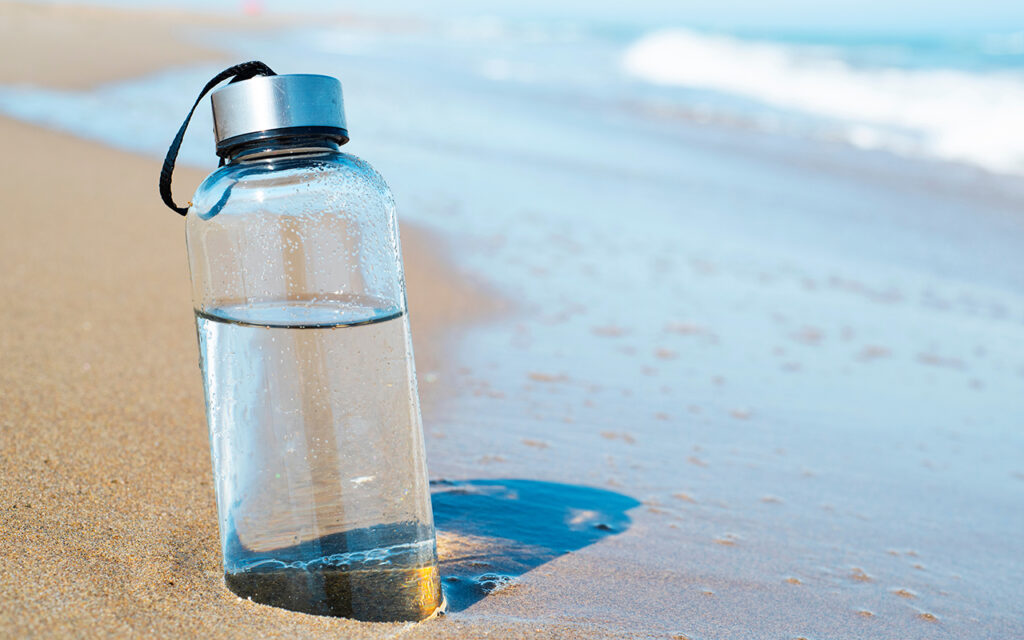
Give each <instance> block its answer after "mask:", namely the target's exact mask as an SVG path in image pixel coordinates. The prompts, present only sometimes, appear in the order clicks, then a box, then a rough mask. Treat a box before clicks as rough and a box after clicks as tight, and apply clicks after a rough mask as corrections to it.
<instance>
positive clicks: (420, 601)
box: [224, 565, 443, 622]
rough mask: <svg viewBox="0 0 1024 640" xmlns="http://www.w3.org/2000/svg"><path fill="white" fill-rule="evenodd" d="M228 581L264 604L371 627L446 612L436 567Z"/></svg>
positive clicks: (278, 571) (275, 572) (285, 573)
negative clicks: (367, 623)
mask: <svg viewBox="0 0 1024 640" xmlns="http://www.w3.org/2000/svg"><path fill="white" fill-rule="evenodd" d="M224 582H225V584H226V585H227V587H228V589H230V590H231V591H232V592H234V593H235V594H236V595H237V596H239V597H241V598H247V599H249V600H252V601H253V602H258V603H260V604H265V605H269V606H272V607H280V608H282V609H290V610H292V611H299V612H301V613H311V614H315V615H321V616H334V617H340V618H353V619H355V620H363V621H367V622H402V621H413V622H418V621H420V620H425V619H426V618H429V617H431V616H433V615H435V614H436V613H437V612H438V611H439V610H440V609H442V607H443V602H442V597H441V580H440V575H439V574H438V571H437V566H436V565H429V566H422V567H374V568H370V569H344V568H337V567H317V568H315V569H298V568H290V567H282V568H275V569H270V570H266V571H242V572H238V573H225V574H224Z"/></svg>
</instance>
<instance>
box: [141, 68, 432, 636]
mask: <svg viewBox="0 0 1024 640" xmlns="http://www.w3.org/2000/svg"><path fill="white" fill-rule="evenodd" d="M228 78H231V79H233V82H232V83H230V84H227V85H225V86H223V87H222V88H220V89H218V90H216V91H214V92H213V93H212V94H211V102H212V106H213V117H214V129H215V137H216V141H217V154H218V155H219V156H220V157H221V159H222V160H221V162H222V166H221V167H220V168H219V169H217V170H216V171H215V172H213V173H212V174H210V175H209V176H208V177H207V178H206V180H205V181H204V182H203V183H202V184H201V185H200V186H199V188H198V190H197V191H196V193H195V196H194V197H193V199H192V201H191V203H190V206H189V207H188V208H187V209H186V208H184V207H178V206H177V205H175V204H174V202H173V199H172V198H171V196H170V176H171V172H172V171H173V164H174V160H175V158H176V156H177V151H178V146H179V145H180V142H181V137H182V135H183V134H184V131H185V129H186V127H187V126H188V119H186V121H185V124H184V125H182V128H181V131H179V135H178V136H177V137H176V138H175V143H174V144H172V148H171V150H170V151H169V152H168V159H167V163H166V165H165V170H164V171H163V172H162V174H161V195H162V196H163V197H164V200H165V202H167V204H168V205H169V206H171V207H172V208H174V209H175V211H177V212H179V213H182V214H183V215H184V214H187V215H186V222H185V224H186V237H187V244H188V256H189V266H190V268H191V274H192V292H193V301H194V307H195V317H196V328H197V331H198V335H199V361H200V367H201V370H202V374H203V383H204V389H205V394H206V414H207V421H208V424H209V430H210V446H211V449H212V457H213V469H214V477H215V486H216V492H217V508H218V516H219V524H220V534H221V544H222V551H223V558H224V577H225V582H226V584H227V586H228V588H229V589H231V590H232V591H233V592H235V593H236V594H238V595H239V596H241V597H244V598H249V599H251V600H253V601H254V602H260V603H263V604H268V605H273V606H278V607H284V608H286V609H292V610H295V611H303V612H307V613H313V614H320V615H331V616H344V617H351V618H356V619H359V620H375V621H394V620H421V619H424V618H427V617H429V616H431V615H433V614H434V613H435V612H436V611H437V610H438V609H439V607H440V606H441V602H442V596H441V590H440V579H439V575H438V570H437V550H436V543H435V538H434V526H433V518H432V513H431V506H430V494H429V486H428V480H427V472H426V463H425V454H424V445H423V431H422V426H421V423H420V410H419V401H418V398H417V391H416V377H415V371H414V366H413V355H412V345H411V341H410V336H409V319H408V313H407V309H406V298H405V282H404V275H403V270H402V259H401V253H400V247H399V237H398V226H397V222H396V219H395V207H394V202H393V199H392V195H391V192H390V191H389V189H388V186H387V185H386V184H385V182H384V180H383V178H382V177H381V176H380V174H378V173H377V172H376V171H375V170H374V169H373V168H372V167H371V166H370V165H369V164H367V163H366V162H365V161H363V160H360V159H359V158H356V157H354V156H351V155H347V154H345V153H342V152H341V151H340V150H339V147H340V146H341V145H343V144H345V143H346V142H347V141H348V130H347V127H346V123H345V116H344V112H343V104H342V93H341V83H340V82H339V81H338V80H337V79H335V78H332V77H328V76H318V75H274V72H273V71H271V70H270V69H269V68H268V67H266V66H265V65H263V64H262V63H258V62H251V63H245V64H244V65H237V66H235V67H232V68H231V69H228V70H226V71H225V72H224V73H222V74H220V75H218V76H217V77H216V78H214V79H213V80H211V83H210V84H208V85H207V88H206V89H204V91H203V93H202V94H200V99H202V97H203V95H205V93H206V92H208V91H210V90H211V89H212V88H213V87H214V86H216V85H217V84H218V83H220V82H222V81H223V80H225V79H228ZM196 104H197V105H198V104H199V100H197V101H196ZM194 109H195V107H193V111H194ZM189 117H191V113H190V114H189Z"/></svg>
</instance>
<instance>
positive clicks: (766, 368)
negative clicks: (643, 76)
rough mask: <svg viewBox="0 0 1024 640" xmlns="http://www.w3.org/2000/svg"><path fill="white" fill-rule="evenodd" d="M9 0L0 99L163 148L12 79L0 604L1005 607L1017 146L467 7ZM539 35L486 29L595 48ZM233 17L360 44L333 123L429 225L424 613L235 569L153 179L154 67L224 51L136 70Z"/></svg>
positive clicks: (897, 613)
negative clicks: (600, 68) (838, 113)
mask: <svg viewBox="0 0 1024 640" xmlns="http://www.w3.org/2000/svg"><path fill="white" fill-rule="evenodd" d="M0 17H2V18H3V20H0V24H2V25H3V27H2V28H3V29H6V30H7V31H8V32H9V33H10V34H11V36H10V37H11V39H10V40H9V41H8V42H10V43H14V44H11V45H10V46H12V47H14V46H15V45H16V46H17V47H22V48H23V49H22V50H24V51H30V52H34V53H38V54H40V55H43V54H45V56H50V57H51V59H52V61H53V62H51V63H47V64H49V65H50V66H48V67H46V68H43V67H39V68H38V69H35V70H32V69H30V68H29V67H27V66H22V65H20V62H19V61H18V60H17V59H16V58H15V56H9V59H8V61H7V62H5V63H3V64H5V65H7V67H5V68H6V69H7V71H6V73H7V74H8V75H6V76H0V85H2V86H0V107H2V108H3V109H4V112H5V113H9V114H12V115H16V116H17V117H19V118H23V119H25V120H26V121H31V122H39V123H44V124H46V125H47V126H53V127H55V128H59V129H60V130H63V131H71V132H76V133H78V134H80V135H82V136H88V137H92V138H94V139H98V140H104V141H107V142H108V143H110V144H114V145H122V146H121V148H128V149H140V150H142V151H144V152H145V153H146V154H147V155H133V154H131V153H128V152H123V151H120V152H119V151H113V150H111V149H109V148H106V147H104V146H101V145H99V144H96V143H92V142H84V141H83V140H82V139H77V138H74V137H70V136H68V135H63V134H58V133H53V132H51V131H48V130H43V129H39V128H35V127H33V126H29V125H26V124H22V123H17V122H14V121H11V120H4V119H0V135H2V136H3V139H4V140H5V142H6V143H7V144H8V147H5V148H9V149H15V150H17V152H16V153H9V154H7V155H5V157H4V161H3V162H4V163H5V164H4V171H3V173H2V174H0V175H2V178H0V180H2V183H0V184H2V187H3V193H4V195H5V197H6V200H5V204H6V205H7V206H6V207H5V211H4V215H5V218H4V222H5V225H4V230H3V232H2V233H0V294H2V295H3V296H4V298H3V300H4V301H5V302H6V304H5V305H4V306H3V307H2V308H0V409H2V410H0V561H3V563H4V571H3V572H0V601H2V602H3V603H4V606H2V607H0V637H8V636H10V637H22V636H28V635H41V636H68V635H77V636H91V637H111V636H114V637H120V636H128V635H135V636H146V637H253V636H257V637H262V636H267V637H296V636H301V637H332V638H337V637H353V638H360V637H367V638H380V637H393V636H396V635H401V636H402V637H430V638H452V637H460V638H461V637H483V636H486V635H490V636H492V637H500V638H514V637H558V638H560V637H569V636H573V635H575V636H578V637H587V638H595V637H598V638H599V637H616V638H621V637H642V638H692V639H696V638H717V639H720V640H724V639H736V640H750V639H751V638H801V637H802V638H812V639H813V638H818V639H821V638H863V639H865V640H873V639H875V638H880V637H886V638H890V637H891V638H904V639H910V638H921V639H928V640H934V639H935V638H954V637H957V638H959V637H986V638H988V637H992V638H1013V637H1020V636H1021V635H1022V633H1024V632H1022V629H1024V607H1022V600H1021V597H1020V595H1019V593H1018V592H1019V589H1017V588H1016V583H1017V582H1018V581H1019V579H1018V574H1019V571H1018V570H1017V565H1019V562H1017V561H1016V560H1017V559H1018V558H1020V557H1024V547H1022V544H1021V542H1020V540H1021V538H1020V535H1019V531H1020V530H1021V529H1022V528H1024V521H1022V515H1021V514H1022V511H1021V509H1020V508H1019V507H1020V504H1022V502H1021V500H1022V497H1024V468H1021V466H1020V461H1021V460H1024V437H1022V435H1021V433H1022V431H1021V429H1020V425H1019V416H1020V415H1022V414H1024V404H1022V401H1021V398H1024V394H1022V389H1024V362H1022V361H1021V359H1020V349H1019V348H1018V347H1017V345H1019V344H1020V342H1021V340H1024V329H1022V327H1024V322H1022V320H1024V269H1022V267H1021V263H1020V261H1019V260H1018V259H1017V257H1018V256H1019V255H1020V247H1022V246H1024V226H1022V225H1021V223H1020V221H1021V220H1022V219H1024V217H1022V215H1024V207H1022V199H1021V197H1020V194H1021V193H1024V192H1022V190H1021V189H1022V188H1024V186H1022V183H1021V181H1020V179H1019V178H1014V177H1008V176H997V175H993V174H986V173H984V172H983V171H981V170H974V169H971V168H969V167H964V166H957V165H952V164H948V163H941V162H930V161H919V160H913V159H907V158H901V157H898V156H893V155H891V154H886V153H881V152H865V151H859V150H855V149H852V148H850V147H848V146H844V145H841V144H833V143H824V142H820V141H814V140H803V139H792V138H790V137H788V136H777V135H772V134H766V133H758V132H755V131H749V130H745V129H742V128H732V127H730V126H728V125H727V124H726V125H722V126H718V125H716V124H702V123H700V122H693V121H691V120H688V119H687V118H685V117H684V118H681V119H680V118H675V117H674V116H673V115H672V114H669V117H663V116H664V115H665V114H661V115H659V116H657V117H652V114H650V113H645V112H644V111H643V110H638V109H635V108H634V107H633V106H631V103H629V104H623V105H619V104H618V103H617V102H600V101H598V103H594V104H592V103H591V102H590V101H589V100H576V99H566V96H568V95H570V94H571V95H575V96H576V97H577V98H582V97H585V96H586V95H589V94H587V93H586V91H583V92H582V93H579V91H582V90H581V89H580V87H575V88H573V86H569V85H568V84H567V85H557V86H556V85H552V86H551V87H547V88H545V87H544V86H543V85H542V83H541V84H535V85H520V83H519V80H518V79H517V77H515V76H513V77H510V78H508V79H507V80H497V79H495V78H493V77H490V76H486V75H485V76H479V77H478V76H477V75H476V74H477V73H478V71H479V69H477V65H478V63H479V62H480V60H481V56H480V55H479V54H481V53H486V52H488V51H489V50H490V49H489V45H488V44H487V43H485V42H484V40H486V38H481V39H476V38H477V35H478V34H475V32H474V33H470V34H468V35H467V34H465V33H463V34H462V36H460V37H466V38H469V40H467V41H463V40H460V39H459V38H455V37H453V36H452V34H453V33H462V32H461V31H459V29H458V28H459V27H464V26H465V25H464V24H461V23H460V22H459V21H458V20H455V21H446V18H439V19H438V21H437V22H436V23H430V24H426V21H425V22H424V24H425V25H426V26H424V27H423V29H422V30H421V31H414V32H411V33H408V34H406V35H405V36H402V35H400V34H398V33H397V32H396V31H395V30H394V28H395V26H394V25H390V24H387V23H386V22H385V21H384V19H383V18H381V19H379V20H378V23H376V24H375V23H373V22H372V19H371V18H365V19H364V18H352V17H344V18H339V20H341V21H342V22H343V23H344V24H340V25H339V24H330V23H328V22H327V20H326V19H325V18H323V17H322V16H321V17H320V19H319V20H317V21H316V23H315V28H313V27H311V28H308V29H307V28H295V29H291V28H289V29H282V30H280V31H276V30H275V31H272V32H263V33H260V34H256V36H254V37H248V32H246V33H245V35H246V37H241V38H234V39H233V38H232V37H231V36H232V34H235V33H238V32H237V31H236V29H246V28H248V27H249V26H253V25H255V26H260V25H261V24H263V23H260V22H259V21H258V20H257V21H249V20H248V19H243V18H238V21H237V22H233V21H232V20H234V18H232V19H228V18H208V17H200V18H192V17H190V18H188V19H184V18H182V17H181V16H178V17H173V16H171V17H169V14H149V13H145V14H139V13H128V12H119V11H111V10H91V9H69V8H62V9H60V10H57V9H35V8H32V9H27V8H25V7H19V6H13V7H11V6H4V7H0ZM204 20H210V23H209V25H207V26H203V25H204V24H205V23H203V21H204ZM220 20H223V21H224V22H218V21H220ZM296 20H298V19H296ZM356 20H365V21H364V22H362V23H358V24H357V23H356V22H355V21H356ZM129 23H130V24H131V25H132V29H133V31H134V32H135V33H140V34H145V35H146V37H143V38H137V39H134V40H130V41H128V40H126V41H124V42H121V41H119V40H118V38H126V37H128V36H126V35H125V34H124V33H123V32H124V31H125V29H124V28H123V27H124V25H126V24H129ZM402 24H405V23H402ZM192 25H196V28H195V29H193V28H191V26H192ZM218 25H219V26H218ZM290 26H294V24H291V25H290ZM421 26H423V25H421ZM260 28H262V27H260ZM403 28H404V27H403ZM453 28H455V30H454V31H453V30H452V29H453ZM179 29H180V31H179ZM221 30H223V31H224V33H221ZM487 33H490V31H487ZM104 35H106V36H109V38H110V39H111V44H110V46H96V42H97V41H98V40H97V38H98V37H102V36H104ZM221 35H224V36H226V37H224V38H223V39H222V40H220V39H217V38H218V37H219V36H221ZM178 36H181V37H184V38H186V39H188V41H191V38H194V37H195V38H202V37H204V36H209V38H210V39H209V42H213V43H221V44H223V45H224V46H231V47H232V51H233V52H234V53H232V54H231V55H230V58H231V59H230V60H227V59H223V58H221V56H222V55H224V54H222V53H220V52H217V51H204V50H201V49H199V48H196V47H190V46H187V45H186V46H181V45H180V44H179V43H178V42H177V41H176V40H175V38H176V37H178ZM131 37H132V38H134V37H135V36H134V35H133V36H131ZM119 42H120V44H119ZM467 42H469V43H470V44H467ZM513 42H515V40H513ZM519 42H522V41H519ZM585 42H586V43H589V44H587V45H586V46H587V47H589V46H597V45H600V47H599V48H598V49H597V50H599V51H602V52H604V53H605V54H607V56H608V57H609V60H612V61H614V59H615V58H614V56H615V55H616V54H617V51H618V50H617V49H615V48H614V47H615V45H607V43H605V41H604V40H603V39H601V38H596V39H595V38H591V39H589V40H585ZM544 47H545V45H544V44H543V43H541V42H536V43H533V44H531V45H530V46H529V47H521V48H520V50H519V51H518V52H514V53H515V55H513V52H512V51H511V48H504V44H502V47H499V49H500V51H499V53H501V55H503V56H504V55H506V54H507V55H508V56H509V60H510V61H513V62H514V61H521V62H528V61H529V60H530V59H532V58H533V57H536V58H537V59H543V60H544V62H545V63H548V62H550V63H551V64H552V66H553V67H557V68H556V69H555V70H556V71H558V70H559V69H561V70H564V69H573V68H579V67H577V66H574V65H577V64H578V63H585V64H589V58H586V56H588V55H589V54H590V52H591V49H589V48H582V49H579V50H576V49H572V51H573V52H577V53H578V54H579V57H580V58H586V59H583V60H580V61H577V60H575V58H572V57H567V58H562V57H560V56H561V55H562V54H563V53H568V49H569V48H567V47H563V45H562V43H561V41H560V40H558V41H556V42H552V43H549V44H548V45H547V48H544ZM11 50H12V51H14V50H16V49H11ZM126 51H128V52H129V53H128V54H126V53H125V52H126ZM520 54H521V55H520ZM574 55H575V53H574ZM253 57H258V58H262V59H266V60H267V61H268V62H272V63H273V64H274V66H275V68H278V67H280V68H281V69H288V70H297V71H300V70H307V69H312V70H316V71H321V72H324V73H332V74H335V75H339V76H341V77H342V78H343V81H344V82H345V83H346V91H350V93H349V94H347V95H348V96H349V105H348V106H349V113H350V118H351V120H352V122H353V124H354V123H356V122H358V123H359V125H358V131H359V132H360V133H359V135H358V136H357V137H355V138H354V139H353V144H352V145H351V147H350V148H351V151H352V152H353V153H355V154H357V155H360V156H361V157H366V158H367V159H369V160H370V161H372V162H373V163H374V165H375V166H377V167H378V168H379V169H380V170H381V171H382V172H383V173H384V175H386V176H387V177H388V180H389V181H390V183H391V185H392V187H393V188H394V189H395V192H396V195H397V197H398V201H399V203H400V216H402V217H403V219H404V221H406V222H408V221H410V220H413V221H415V222H416V224H419V225H424V227H422V228H421V227H417V226H403V240H404V245H405V257H406V267H407V275H408V284H409V297H410V307H411V311H412V314H411V315H412V321H413V330H414V339H415V343H416V352H417V360H418V365H419V367H418V368H419V373H420V389H421V394H422V397H423V401H424V409H425V410H424V417H425V427H426V443H427V452H428V460H429V467H430V472H431V478H432V480H433V481H434V483H433V487H432V490H433V492H434V493H433V504H434V512H435V519H436V521H437V524H438V528H439V549H440V553H441V559H442V567H441V568H442V575H443V577H444V579H445V583H444V584H445V587H446V592H447V594H448V596H449V600H450V601H451V603H452V605H453V607H452V613H451V614H450V615H448V616H446V617H445V618H443V619H440V620H436V621H431V622H429V623H426V624H422V625H411V626H402V625H369V624H360V623H354V622H350V621H345V620H329V619H322V618H316V617H310V616H305V615H301V614H294V613H290V612H286V611H279V610H274V609H270V608H267V607H262V606H259V605H254V604H251V603H248V602H243V601H240V600H238V599H237V598H235V597H234V596H233V595H231V594H230V593H229V592H228V591H227V590H226V589H225V588H224V587H223V585H222V581H221V574H220V566H219V564H220V558H219V551H218V539H217V538H218V537H217V524H216V514H215V510H214V491H213V487H212V484H211V477H210V476H211V473H210V461H209V451H208V442H207V434H206V425H205V420H204V417H203V405H202V397H201V392H200V377H199V372H198V370H197V366H196V357H197V350H196V341H195V337H194V328H193V322H192V312H191V304H190V300H189V287H188V273H187V268H186V261H185V247H184V241H183V240H184V238H183V235H184V234H183V229H182V220H181V219H180V218H179V217H177V216H175V215H174V214H172V213H170V212H169V211H167V210H166V209H165V208H164V207H163V206H162V204H161V203H160V202H159V199H158V197H157V195H156V176H157V172H158V168H159V166H158V164H159V163H158V159H157V154H158V153H160V152H161V151H162V150H161V149H160V148H159V147H160V145H162V144H163V140H164V136H165V135H166V137H167V138H169V137H170V136H171V134H172V133H173V129H174V127H176V125H177V123H176V122H168V115H167V114H166V113H161V112H160V110H159V109H154V108H153V107H152V105H153V104H154V102H155V101H160V102H161V103H162V102H163V101H168V100H171V99H176V98H177V97H178V96H180V95H181V94H182V93H191V92H192V91H193V90H194V89H193V88H192V86H193V84H194V83H196V82H198V83H201V81H202V80H204V79H205V78H204V77H200V76H205V75H206V74H207V73H208V71H207V70H201V71H195V72H194V73H193V70H192V69H190V68H188V67H186V68H185V69H181V70H179V71H180V75H179V74H178V73H160V74H157V75H149V73H150V72H155V71H162V70H165V69H168V68H174V69H177V68H178V65H191V64H192V63H196V62H203V63H206V62H212V61H214V60H221V61H222V63H223V64H227V63H229V62H234V61H236V58H238V59H248V58H253ZM126 58H131V59H130V60H126ZM69 61H71V62H74V63H75V65H76V70H75V74H73V75H67V74H65V71H66V69H67V64H68V62H69ZM139 61H144V62H145V64H141V63H140V62H139ZM407 63H408V64H407ZM558 64H563V65H566V66H565V67H564V69H563V68H562V67H558ZM204 66H205V67H210V66H212V65H204ZM78 67H81V68H78ZM498 67H499V70H500V65H499V66H498ZM510 68H513V69H514V68H515V66H514V65H513V66H512V67H510ZM492 70H493V69H492ZM485 71H486V69H485ZM606 72H608V69H607V68H606ZM139 74H142V75H141V77H140V76H139ZM499 75H500V74H499ZM196 77H199V79H198V80H197V79H196ZM119 78H124V79H125V80H126V81H125V82H124V83H115V82H114V81H115V80H117V79H119ZM108 82H109V83H111V84H104V83H108ZM9 83H30V84H31V85H35V86H38V87H43V88H45V90H36V89H32V88H13V89H12V88H10V87H9ZM96 83H101V86H98V87H96V86H94V85H96ZM74 87H86V88H87V89H85V90H81V91H80V90H77V89H74ZM51 88H65V89H67V88H70V90H63V91H55V90H50V89H51ZM195 89H198V87H195ZM570 89H571V91H569V93H565V91H567V90H570ZM574 91H575V92H577V93H572V92H574ZM613 93H614V92H613ZM634 93H635V91H634V89H633V87H631V86H630V87H625V88H624V89H622V93H621V94H615V95H619V97H626V98H630V99H632V98H633V97H635V96H633V94H634ZM108 101H109V102H108ZM627 102H628V101H627ZM110 104H117V105H118V107H119V109H118V111H117V112H116V113H117V114H118V119H117V120H116V121H114V120H109V119H106V117H107V116H108V114H109V109H107V107H108V106H109V105H110ZM645 104H646V103H645ZM202 108H207V107H205V106H203V107H201V109H202ZM182 115H183V114H182ZM424 122H429V123H430V124H431V125H432V126H431V127H429V128H424V127H422V126H421V124H422V123H424ZM494 122H498V123H501V126H502V127H503V128H504V129H505V130H507V131H514V132H515V134H516V135H514V136H505V137H500V136H499V137H495V136H494V135H493V133H494V131H493V126H492V123H494ZM94 125H95V126H94ZM117 125H120V126H121V128H117ZM354 126H355V125H354ZM165 128H166V129H168V130H167V131H166V134H164V133H159V132H160V131H163V129H165ZM124 132H129V134H128V135H129V136H132V137H131V139H129V140H125V139H124V138H125V137H126V136H124V135H118V134H123V133H124ZM157 133H159V138H158V142H159V144H154V139H157V138H156V137H155V135H156V134H157ZM151 134H152V135H151ZM147 136H148V137H147ZM609 141H612V142H611V146H609V144H610V143H609ZM135 142H137V144H133V143H135ZM193 142H194V139H193ZM186 146H188V145H186ZM183 153H185V154H186V155H187V156H188V157H189V159H190V161H191V162H197V158H199V159H201V160H203V161H205V160H207V159H209V160H210V165H211V166H212V164H213V162H212V161H213V158H212V153H210V155H209V156H207V155H205V150H203V154H202V155H200V154H197V153H196V152H195V149H194V148H193V149H186V150H184V151H183ZM624 161H625V163H626V164H627V165H628V166H627V167H626V168H625V170H624V167H623V164H624ZM201 177H202V176H201V175H200V172H197V171H187V170H182V171H180V172H179V173H178V174H177V175H176V181H175V184H176V188H175V193H176V194H177V197H178V199H179V200H185V199H187V197H188V194H189V193H190V192H191V190H192V189H193V188H194V187H195V185H196V184H197V183H198V182H199V180H200V179H201ZM426 228H429V229H431V232H430V233H427V232H426V231H425V229H426ZM476 278H481V279H483V280H482V281H485V282H486V283H487V285H486V286H482V285H480V284H477V282H478V281H477V280H476ZM491 288H493V289H494V290H497V291H500V292H501V295H502V296H504V297H505V299H506V300H509V301H514V306H513V305H511V304H508V303H503V304H504V306H503V307H501V308H500V309H499V303H497V302H495V296H494V295H490V294H487V293H485V291H490V290H491ZM488 313H490V315H489V316H488V318H487V322H475V319H479V318H480V317H481V315H482V314H488ZM501 585H506V586H505V587H504V588H496V587H499V586H501Z"/></svg>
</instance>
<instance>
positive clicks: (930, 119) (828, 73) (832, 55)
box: [622, 29, 1024, 174]
mask: <svg viewBox="0 0 1024 640" xmlns="http://www.w3.org/2000/svg"><path fill="white" fill-rule="evenodd" d="M622 66H623V68H624V69H625V71H626V72H627V73H628V74H630V75H632V76H633V77H636V78H639V79H642V80H644V81H647V82H651V83H655V84H659V85H672V86H682V87H690V88H696V89H704V90H711V91H717V92H721V93H727V94H732V95H737V96H742V97H745V98H748V99H753V100H756V101H758V102H761V103H764V104H767V105H771V106H773V107H776V108H783V109H787V110H792V111H797V112H802V113H806V114H810V115H814V116H817V117H825V118H828V119H832V120H836V121H839V122H841V123H843V124H844V125H845V126H844V127H843V130H844V134H845V138H846V140H847V142H849V143H850V144H854V145H856V146H859V147H865V148H881V149H886V150H889V151H894V152H896V153H901V154H905V155H922V156H931V157H937V158H942V159H946V160H954V161H960V162H968V163H972V164H976V165H980V166H982V167H985V168H987V169H989V170H992V171H996V172H1006V173H1021V174H1024V146H1022V144H1021V140H1024V120H1022V118H1021V115H1020V114H1021V109H1022V107H1024V77H1022V76H1021V75H1019V74H1014V73H1011V72H1006V71H1001V72H979V73H970V72H966V71H956V70H945V69H901V68H857V67H854V66H851V65H850V64H848V63H846V62H844V61H843V60H842V59H841V57H839V50H837V49H831V48H824V47H810V46H799V45H787V44H780V43H773V42H755V41H745V40H741V39H738V38H733V37H729V36H719V35H709V34H701V33H697V32H693V31H689V30H685V29H666V30H660V31H655V32H653V33H649V34H647V35H645V36H643V37H642V38H640V39H639V40H638V41H636V42H635V43H633V44H632V45H631V46H629V47H628V48H627V50H626V51H625V53H624V55H623V57H622Z"/></svg>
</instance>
